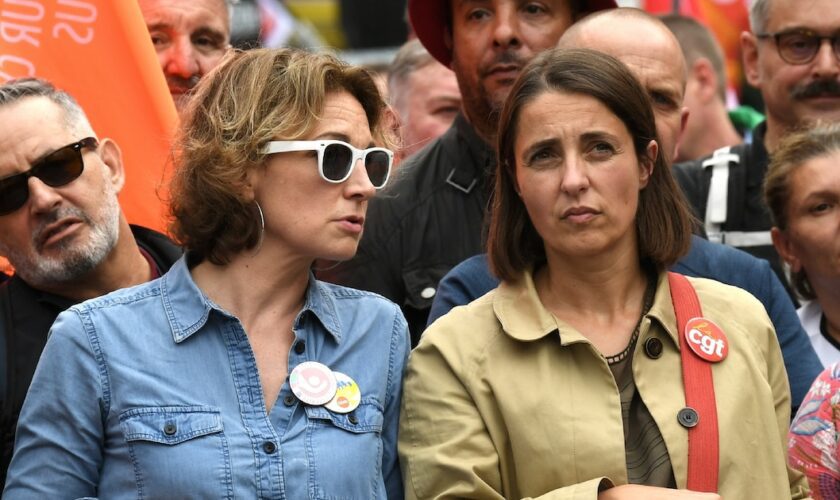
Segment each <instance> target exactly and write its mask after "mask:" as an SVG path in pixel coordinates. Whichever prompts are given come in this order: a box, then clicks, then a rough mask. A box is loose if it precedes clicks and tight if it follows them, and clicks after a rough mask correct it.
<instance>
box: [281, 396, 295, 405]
mask: <svg viewBox="0 0 840 500" xmlns="http://www.w3.org/2000/svg"><path fill="white" fill-rule="evenodd" d="M283 404H284V405H286V406H292V405H293V404H295V397H294V396H292V395H291V394H289V395H288V396H286V397H285V398H283Z"/></svg>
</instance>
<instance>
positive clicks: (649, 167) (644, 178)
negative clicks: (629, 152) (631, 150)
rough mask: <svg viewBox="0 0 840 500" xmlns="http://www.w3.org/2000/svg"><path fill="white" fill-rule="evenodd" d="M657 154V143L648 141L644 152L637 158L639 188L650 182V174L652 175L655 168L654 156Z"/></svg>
mask: <svg viewBox="0 0 840 500" xmlns="http://www.w3.org/2000/svg"><path fill="white" fill-rule="evenodd" d="M657 156H659V144H657V143H656V141H650V142H649V143H648V145H647V147H646V148H645V152H644V154H643V155H641V157H640V158H639V167H640V171H639V188H640V189H644V188H645V187H647V185H648V182H650V176H651V175H653V169H654V168H656V167H655V165H656V157H657Z"/></svg>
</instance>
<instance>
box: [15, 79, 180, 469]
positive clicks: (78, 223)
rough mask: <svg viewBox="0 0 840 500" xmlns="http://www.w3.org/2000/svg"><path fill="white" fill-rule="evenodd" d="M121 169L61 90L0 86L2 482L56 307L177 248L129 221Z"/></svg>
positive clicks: (112, 148) (138, 278)
mask: <svg viewBox="0 0 840 500" xmlns="http://www.w3.org/2000/svg"><path fill="white" fill-rule="evenodd" d="M124 174H125V172H124V170H123V165H122V158H121V155H120V149H119V147H118V146H117V145H116V143H114V141H112V140H110V139H97V138H96V134H95V133H94V131H93V129H92V128H91V126H90V123H89V122H88V120H87V118H86V117H85V114H84V111H82V109H81V108H80V107H79V105H78V104H77V103H76V101H75V100H74V99H73V98H72V97H71V96H70V95H68V94H67V93H65V92H63V91H61V90H57V89H55V88H54V87H53V86H52V85H51V84H50V83H48V82H45V81H42V80H36V79H23V80H17V81H11V82H8V83H6V84H5V85H2V86H0V255H3V256H5V257H7V258H8V259H9V261H10V262H11V264H12V266H14V268H15V274H14V276H13V277H11V278H10V279H9V280H8V281H6V282H4V283H3V284H2V285H0V377H2V378H0V406H1V407H2V410H1V411H2V414H0V477H2V479H3V483H5V476H6V469H7V468H8V465H9V461H10V460H11V455H12V448H13V445H14V431H15V426H16V423H17V416H18V413H19V411H20V408H21V406H22V404H23V400H24V396H25V395H26V391H27V389H28V387H29V383H30V382H31V380H32V375H33V373H34V371H35V366H36V364H37V362H38V358H39V356H40V354H41V351H42V350H43V348H44V344H45V343H46V340H47V333H48V331H49V329H50V326H51V325H52V323H53V321H54V320H55V318H56V316H58V314H59V313H60V312H62V311H64V310H65V309H67V308H69V307H70V306H72V305H73V304H76V303H78V302H81V301H83V300H86V299H90V298H93V297H98V296H100V295H104V294H106V293H109V292H111V291H114V290H117V289H119V288H125V287H128V286H133V285H137V284H140V283H143V282H145V281H148V280H149V279H152V278H155V277H157V276H159V275H160V274H162V273H164V272H165V271H166V270H168V269H169V267H170V266H171V265H172V263H174V262H175V260H177V259H178V257H179V256H180V254H181V251H180V250H179V249H178V248H177V247H176V246H175V245H174V244H173V243H172V242H171V241H169V239H168V238H167V237H166V236H164V235H162V234H159V233H157V232H155V231H152V230H150V229H146V228H142V227H139V226H129V224H128V222H127V221H126V219H125V217H124V216H123V214H122V211H121V209H120V206H119V202H118V201H117V194H118V193H119V191H120V189H121V188H122V186H123V183H124V181H125V175H124ZM68 404H72V402H68ZM56 418H61V415H56Z"/></svg>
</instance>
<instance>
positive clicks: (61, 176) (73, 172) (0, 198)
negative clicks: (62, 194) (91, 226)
mask: <svg viewBox="0 0 840 500" xmlns="http://www.w3.org/2000/svg"><path fill="white" fill-rule="evenodd" d="M98 145H99V142H97V140H96V139H95V138H93V137H87V138H84V139H82V140H81V141H79V142H74V143H73V144H68V145H67V146H64V147H63V148H58V149H56V150H55V151H53V152H52V153H50V154H48V155H46V156H44V157H43V158H41V159H40V160H38V161H36V162H35V163H33V164H32V167H31V168H30V169H29V170H27V171H26V172H21V173H19V174H15V175H10V176H9V177H6V178H4V179H0V215H8V214H10V213H12V212H14V211H15V210H17V209H19V208H20V207H22V206H23V205H24V204H25V203H26V200H28V199H29V178H30V177H35V178H37V179H40V180H41V182H43V183H44V184H46V185H47V186H50V187H60V186H64V185H65V184H69V183H70V182H72V181H74V180H76V179H78V178H79V176H80V175H82V172H83V171H84V169H85V164H84V162H83V161H82V148H91V149H95V148H96V147H97V146H98Z"/></svg>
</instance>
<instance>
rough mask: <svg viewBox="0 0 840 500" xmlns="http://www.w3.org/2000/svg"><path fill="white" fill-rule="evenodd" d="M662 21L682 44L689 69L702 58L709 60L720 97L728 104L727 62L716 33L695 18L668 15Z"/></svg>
mask: <svg viewBox="0 0 840 500" xmlns="http://www.w3.org/2000/svg"><path fill="white" fill-rule="evenodd" d="M660 19H661V20H662V23H663V24H664V25H665V26H667V27H668V29H669V30H671V33H673V34H674V36H675V37H677V41H678V42H680V49H682V53H683V57H685V63H686V65H687V66H688V67H689V68H690V67H691V66H693V65H694V63H695V62H696V61H697V60H698V59H700V58H701V57H705V58H706V59H708V60H709V63H710V64H711V65H712V69H713V70H714V71H715V75H716V76H717V83H718V84H717V94H718V97H719V98H720V100H721V101H723V102H726V61H725V59H724V57H723V49H721V48H720V44H719V43H718V41H717V39H716V38H715V35H714V33H712V32H711V31H710V30H709V28H707V27H705V26H703V25H702V24H701V23H700V22H699V21H698V20H696V19H694V18H693V17H688V16H683V15H680V14H666V15H664V16H662V17H660ZM689 71H690V70H689Z"/></svg>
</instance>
